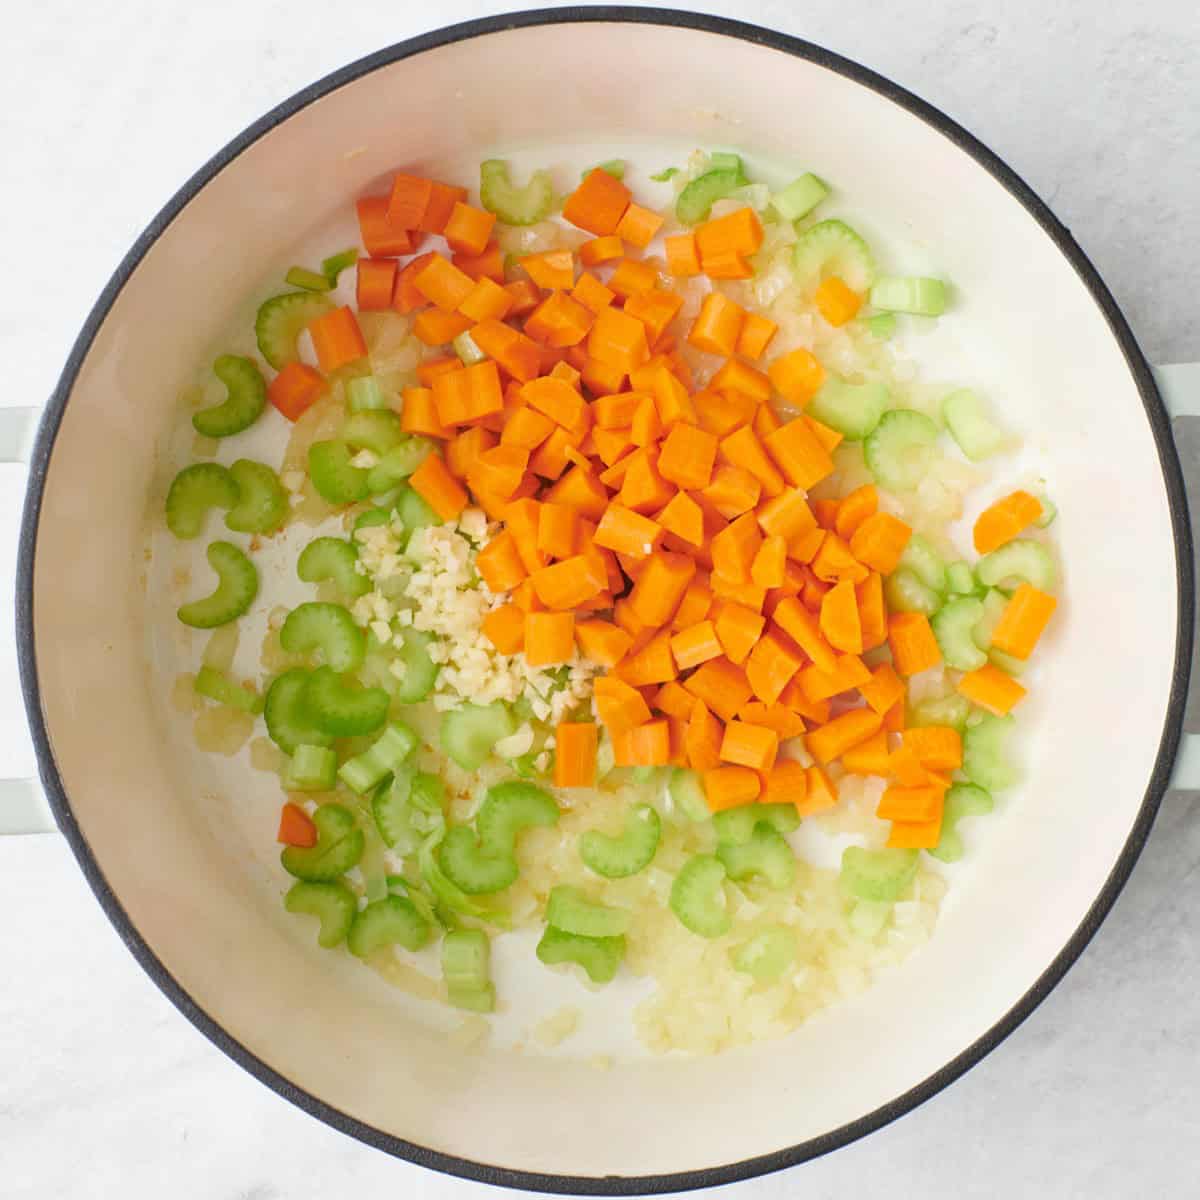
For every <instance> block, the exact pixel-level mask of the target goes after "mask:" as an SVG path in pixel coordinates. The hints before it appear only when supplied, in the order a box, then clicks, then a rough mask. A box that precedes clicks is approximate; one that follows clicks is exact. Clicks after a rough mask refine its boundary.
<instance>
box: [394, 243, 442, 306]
mask: <svg viewBox="0 0 1200 1200" xmlns="http://www.w3.org/2000/svg"><path fill="white" fill-rule="evenodd" d="M433 257H434V255H433V252H432V251H430V252H427V253H425V254H418V255H417V256H416V258H413V259H410V260H409V261H408V262H407V263H406V264H405V265H404V267H403V268H402V269H401V270H400V271H399V273H398V274H397V275H396V290H395V291H394V292H393V293H392V308H393V309H394V310H395V311H396V312H398V313H403V314H408V313H412V312H416V310H417V309H419V308H424V307H425V305H426V304H428V303H429V301H428V300H427V299H426V298H425V297H424V295H422V294H421V293H420V292H419V291H417V288H416V286H415V284H414V283H413V280H415V279H416V277H417V276H418V275H420V273H421V272H422V271H423V270H424V269H425V268H426V267H427V266H428V265H429V264H430V263H431V262H432V261H433Z"/></svg>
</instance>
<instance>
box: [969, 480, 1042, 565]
mask: <svg viewBox="0 0 1200 1200" xmlns="http://www.w3.org/2000/svg"><path fill="white" fill-rule="evenodd" d="M1041 515H1042V502H1041V501H1040V500H1039V499H1038V498H1037V497H1036V496H1031V495H1030V494H1029V493H1028V492H1025V491H1021V490H1019V489H1018V490H1017V491H1015V492H1011V493H1010V494H1009V495H1007V496H1005V497H1004V498H1003V499H1000V500H997V501H996V502H995V504H992V505H989V506H988V507H987V508H985V509H984V510H983V512H981V513H980V514H979V516H978V518H977V519H976V521H975V530H974V540H975V549H976V550H977V551H978V552H979V553H980V554H990V553H991V552H992V551H993V550H997V549H999V548H1000V547H1001V546H1003V545H1004V544H1005V543H1006V542H1011V541H1012V540H1013V538H1015V537H1018V536H1019V535H1020V534H1021V533H1022V532H1023V531H1024V530H1025V529H1027V528H1028V527H1029V526H1030V525H1032V524H1033V523H1034V521H1036V520H1037V519H1038V517H1040V516H1041Z"/></svg>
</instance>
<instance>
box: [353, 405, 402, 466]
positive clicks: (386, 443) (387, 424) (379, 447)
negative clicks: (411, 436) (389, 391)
mask: <svg viewBox="0 0 1200 1200" xmlns="http://www.w3.org/2000/svg"><path fill="white" fill-rule="evenodd" d="M407 440H408V435H407V434H406V433H405V432H404V430H403V429H402V428H401V425H400V418H399V417H398V416H397V415H396V414H395V413H394V412H392V411H391V409H387V408H383V409H379V408H372V409H363V410H361V411H359V412H353V413H351V414H350V415H349V416H348V417H347V418H346V420H345V422H344V424H343V425H342V441H344V442H345V443H346V444H347V445H349V446H353V447H354V448H355V449H356V450H370V451H371V453H372V454H376V455H382V454H386V453H387V452H388V451H389V450H394V449H395V448H396V447H397V446H399V445H401V444H402V443H403V442H405V441H407Z"/></svg>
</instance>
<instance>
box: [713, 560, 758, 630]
mask: <svg viewBox="0 0 1200 1200" xmlns="http://www.w3.org/2000/svg"><path fill="white" fill-rule="evenodd" d="M709 585H710V586H711V587H712V592H713V597H714V599H713V620H714V621H715V620H716V619H717V617H718V616H720V605H719V604H718V603H717V601H725V600H728V601H730V602H731V603H733V604H738V605H740V606H741V607H742V608H748V609H750V611H751V612H756V613H761V612H762V610H763V602H764V601H765V600H766V598H767V591H766V588H760V587H759V586H758V585H757V584H756V583H754V582H753V581H752V580H749V579H747V580H745V581H742V580H734V579H727V578H726V577H725V576H724V575H722V574H721V573H720V572H718V571H714V572H713V573H712V574H711V575H710V576H709Z"/></svg>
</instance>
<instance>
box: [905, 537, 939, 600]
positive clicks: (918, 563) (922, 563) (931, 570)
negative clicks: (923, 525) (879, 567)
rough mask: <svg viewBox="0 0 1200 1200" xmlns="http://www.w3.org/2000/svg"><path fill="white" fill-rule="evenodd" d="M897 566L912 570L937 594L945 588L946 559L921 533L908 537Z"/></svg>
mask: <svg viewBox="0 0 1200 1200" xmlns="http://www.w3.org/2000/svg"><path fill="white" fill-rule="evenodd" d="M899 566H900V568H901V569H904V570H908V571H912V572H913V573H914V574H915V575H916V576H917V578H919V579H920V580H921V582H922V583H923V584H924V585H925V586H926V587H927V588H930V589H932V590H933V591H935V592H937V593H938V594H939V595H940V594H941V593H943V592H944V591H945V590H946V561H945V559H943V558H942V556H941V555H940V554H939V553H938V552H937V550H935V549H934V547H933V545H932V543H931V542H930V541H929V540H928V539H927V538H925V537H923V536H922V535H921V534H919V533H914V534H913V535H912V537H910V538H909V539H908V542H907V544H906V545H905V547H904V553H903V554H901V555H900V563H899Z"/></svg>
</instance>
